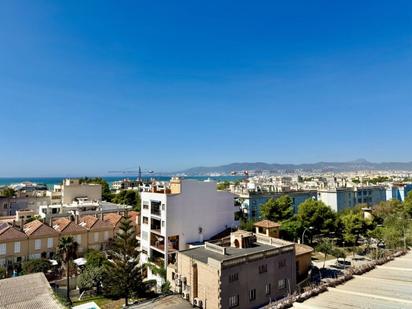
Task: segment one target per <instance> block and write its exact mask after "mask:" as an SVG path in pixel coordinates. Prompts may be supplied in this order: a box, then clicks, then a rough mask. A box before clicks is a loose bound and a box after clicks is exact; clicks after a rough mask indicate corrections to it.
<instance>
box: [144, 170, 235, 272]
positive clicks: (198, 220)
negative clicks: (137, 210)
mask: <svg viewBox="0 0 412 309" xmlns="http://www.w3.org/2000/svg"><path fill="white" fill-rule="evenodd" d="M234 197H235V195H234V194H232V193H229V192H224V191H218V190H217V189H216V183H215V182H202V181H196V180H183V179H180V178H172V180H171V181H170V183H169V184H165V185H162V186H156V185H154V186H152V192H142V193H141V199H142V206H141V233H140V240H141V250H142V254H141V258H142V262H147V261H148V260H149V259H150V260H151V261H153V262H155V263H156V264H157V265H160V266H164V267H166V266H167V264H168V263H169V262H172V263H173V262H174V260H175V256H176V252H177V251H178V250H184V249H186V248H188V246H189V245H188V244H190V243H202V242H203V241H204V240H207V239H209V238H211V237H212V236H214V235H216V234H217V233H219V232H221V231H223V230H225V229H227V228H230V227H236V226H237V224H238V222H237V221H236V219H235V213H236V212H237V211H238V210H239V208H238V207H235V206H234ZM148 274H149V278H157V276H152V275H151V271H150V270H148Z"/></svg>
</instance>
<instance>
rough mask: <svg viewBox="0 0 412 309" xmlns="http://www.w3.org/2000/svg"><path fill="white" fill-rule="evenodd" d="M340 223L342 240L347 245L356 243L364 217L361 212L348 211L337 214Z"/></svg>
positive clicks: (361, 229)
mask: <svg viewBox="0 0 412 309" xmlns="http://www.w3.org/2000/svg"><path fill="white" fill-rule="evenodd" d="M338 221H340V222H341V223H342V236H343V240H344V241H345V242H346V244H348V245H356V243H357V241H358V238H359V235H360V234H362V233H363V228H364V219H363V216H362V214H360V213H357V214H355V213H353V212H349V213H347V214H344V215H341V216H339V220H338Z"/></svg>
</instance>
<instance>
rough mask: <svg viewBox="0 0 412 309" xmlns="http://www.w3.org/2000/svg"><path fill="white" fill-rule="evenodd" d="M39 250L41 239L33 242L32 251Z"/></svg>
mask: <svg viewBox="0 0 412 309" xmlns="http://www.w3.org/2000/svg"><path fill="white" fill-rule="evenodd" d="M40 248H41V239H36V240H35V241H34V250H40Z"/></svg>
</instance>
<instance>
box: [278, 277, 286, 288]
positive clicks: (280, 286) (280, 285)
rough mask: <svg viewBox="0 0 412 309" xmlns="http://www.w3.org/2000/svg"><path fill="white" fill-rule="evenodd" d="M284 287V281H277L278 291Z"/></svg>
mask: <svg viewBox="0 0 412 309" xmlns="http://www.w3.org/2000/svg"><path fill="white" fill-rule="evenodd" d="M285 287H286V279H281V280H279V281H278V289H279V290H282V289H284V288H285Z"/></svg>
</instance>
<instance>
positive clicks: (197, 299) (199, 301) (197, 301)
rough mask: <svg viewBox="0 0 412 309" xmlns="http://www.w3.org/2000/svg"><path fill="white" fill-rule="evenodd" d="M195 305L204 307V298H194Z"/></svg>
mask: <svg viewBox="0 0 412 309" xmlns="http://www.w3.org/2000/svg"><path fill="white" fill-rule="evenodd" d="M193 306H196V307H198V308H202V306H203V302H202V300H201V299H199V298H197V297H196V298H194V299H193Z"/></svg>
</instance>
